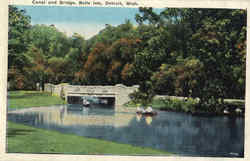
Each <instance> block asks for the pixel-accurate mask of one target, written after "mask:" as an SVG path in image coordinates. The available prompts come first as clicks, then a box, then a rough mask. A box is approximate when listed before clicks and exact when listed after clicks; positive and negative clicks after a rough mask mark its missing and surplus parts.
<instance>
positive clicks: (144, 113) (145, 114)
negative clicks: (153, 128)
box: [136, 111, 157, 116]
mask: <svg viewBox="0 0 250 161" xmlns="http://www.w3.org/2000/svg"><path fill="white" fill-rule="evenodd" d="M136 114H139V115H144V116H155V115H157V112H156V111H152V112H146V111H144V112H139V111H136Z"/></svg>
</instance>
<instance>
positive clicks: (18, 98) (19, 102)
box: [8, 91, 65, 109]
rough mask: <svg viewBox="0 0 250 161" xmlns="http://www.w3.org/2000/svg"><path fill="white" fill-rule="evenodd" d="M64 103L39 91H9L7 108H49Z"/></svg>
mask: <svg viewBox="0 0 250 161" xmlns="http://www.w3.org/2000/svg"><path fill="white" fill-rule="evenodd" d="M64 103H65V101H64V100H62V99H61V98H60V97H57V96H51V94H50V93H47V92H40V91H9V92H8V107H9V108H15V109H19V108H27V107H39V106H50V105H57V104H64Z"/></svg>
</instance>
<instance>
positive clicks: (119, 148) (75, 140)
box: [7, 122, 170, 155]
mask: <svg viewBox="0 0 250 161" xmlns="http://www.w3.org/2000/svg"><path fill="white" fill-rule="evenodd" d="M7 151H8V152H9V153H63V154H86V155H87V154H88V155H90V154H98V155H101V154H113V155H140V154H141V155H145V154H147V155H170V153H168V152H165V151H160V150H155V149H151V148H144V147H135V146H132V145H127V144H119V143H114V142H110V141H104V140H99V139H92V138H86V137H83V136H76V135H73V134H62V133H59V132H56V131H50V130H44V129H39V128H33V127H29V126H25V125H21V124H16V123H12V122H8V128H7Z"/></svg>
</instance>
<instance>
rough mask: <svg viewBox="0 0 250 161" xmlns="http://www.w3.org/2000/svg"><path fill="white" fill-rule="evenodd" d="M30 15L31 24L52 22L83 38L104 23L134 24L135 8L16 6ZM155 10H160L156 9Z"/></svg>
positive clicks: (98, 29) (63, 29)
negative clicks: (128, 22) (127, 22)
mask: <svg viewBox="0 0 250 161" xmlns="http://www.w3.org/2000/svg"><path fill="white" fill-rule="evenodd" d="M17 7H18V8H19V9H25V10H26V13H27V15H29V16H31V24H32V25H35V24H45V25H51V24H54V25H55V26H56V27H57V28H58V29H59V31H61V32H64V33H66V35H68V36H71V35H72V34H73V33H78V34H81V35H82V36H83V37H85V39H89V38H90V37H92V36H94V35H96V34H98V32H99V31H100V30H102V29H104V28H105V24H109V25H112V26H117V25H119V24H122V23H124V22H125V20H126V19H127V20H130V21H131V22H132V23H133V24H134V25H136V21H135V18H134V17H135V14H136V13H139V11H138V9H137V8H114V7H113V8H111V7H62V6H17ZM156 11H157V12H159V11H160V10H159V9H157V10H156Z"/></svg>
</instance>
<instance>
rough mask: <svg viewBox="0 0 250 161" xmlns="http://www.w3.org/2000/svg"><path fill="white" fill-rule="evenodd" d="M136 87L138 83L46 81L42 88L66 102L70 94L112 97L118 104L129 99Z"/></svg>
mask: <svg viewBox="0 0 250 161" xmlns="http://www.w3.org/2000/svg"><path fill="white" fill-rule="evenodd" d="M138 88H139V86H138V85H135V86H131V87H128V86H125V85H122V84H118V85H115V86H78V85H68V84H60V85H53V84H49V83H48V84H45V88H44V90H45V91H46V92H50V93H52V95H57V96H61V97H64V98H65V100H66V101H67V102H68V97H70V96H95V97H103V98H114V99H115V105H118V106H119V105H123V104H125V103H127V102H128V101H130V98H129V94H130V93H133V92H134V91H136V90H137V89H138Z"/></svg>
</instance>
